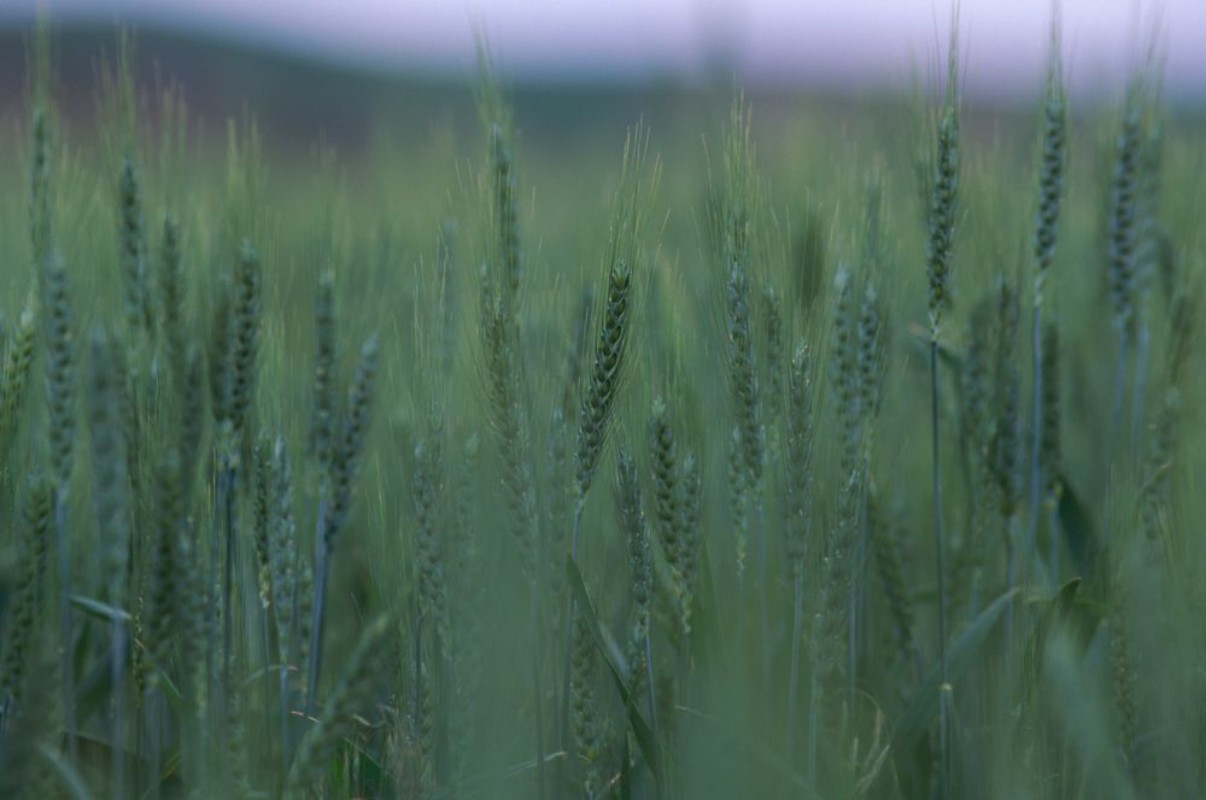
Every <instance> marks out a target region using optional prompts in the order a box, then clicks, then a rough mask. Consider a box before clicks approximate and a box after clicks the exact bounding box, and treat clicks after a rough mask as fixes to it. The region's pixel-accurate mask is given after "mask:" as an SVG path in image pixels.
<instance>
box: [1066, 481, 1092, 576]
mask: <svg viewBox="0 0 1206 800" xmlns="http://www.w3.org/2000/svg"><path fill="white" fill-rule="evenodd" d="M1059 485H1060V495H1059V508H1058V509H1057V510H1058V512H1059V527H1060V529H1061V530H1062V531H1063V532H1064V541H1065V542H1067V544H1068V552H1069V553H1071V555H1072V560H1073V561H1074V562H1075V563H1076V569H1077V570H1078V571H1079V572H1080V574H1081V575H1082V576H1085V575H1089V574H1091V573H1092V571H1093V562H1094V561H1096V560H1097V551H1098V539H1097V532H1096V531H1095V530H1094V528H1093V519H1092V517H1090V516H1089V510H1088V509H1087V508H1086V507H1085V504H1084V503H1082V502H1081V500H1080V497H1079V496H1078V495H1077V494H1076V492H1075V491H1073V489H1072V484H1070V483H1069V482H1068V480H1067V476H1064V475H1061V476H1060V478H1059Z"/></svg>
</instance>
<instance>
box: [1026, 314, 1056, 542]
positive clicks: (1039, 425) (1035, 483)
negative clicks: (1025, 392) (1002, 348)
mask: <svg viewBox="0 0 1206 800" xmlns="http://www.w3.org/2000/svg"><path fill="white" fill-rule="evenodd" d="M1041 316H1042V309H1041V307H1040V306H1039V305H1038V304H1037V303H1036V304H1035V306H1034V312H1033V313H1032V314H1031V331H1030V333H1031V339H1030V344H1031V349H1032V351H1033V356H1034V380H1033V381H1032V383H1033V387H1034V390H1033V392H1032V393H1031V407H1030V420H1031V422H1030V517H1029V523H1028V524H1027V526H1026V543H1025V549H1024V557H1025V558H1026V559H1028V561H1033V560H1034V548H1035V542H1036V541H1037V540H1038V525H1039V507H1040V506H1041V505H1042V494H1043V492H1042V486H1043V476H1042V468H1041V464H1040V458H1039V456H1040V452H1039V451H1040V450H1041V449H1042V430H1043V341H1042V335H1041V319H1040V318H1041ZM1051 533H1052V536H1054V533H1055V531H1054V529H1052V532H1051Z"/></svg>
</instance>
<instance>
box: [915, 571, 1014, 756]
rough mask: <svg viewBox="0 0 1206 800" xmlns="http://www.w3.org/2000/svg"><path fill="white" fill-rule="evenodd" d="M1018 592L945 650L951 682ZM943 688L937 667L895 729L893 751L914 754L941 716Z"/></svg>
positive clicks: (997, 603) (999, 602)
mask: <svg viewBox="0 0 1206 800" xmlns="http://www.w3.org/2000/svg"><path fill="white" fill-rule="evenodd" d="M1018 591H1019V590H1018V589H1010V590H1009V591H1008V592H1006V593H1005V594H1003V595H1001V596H1000V597H998V598H997V599H996V600H994V601H993V602H992V603H991V604H990V605H989V606H988V608H986V609H984V610H983V611H981V612H980V615H979V616H977V617H976V618H975V619H974V620H972V621H971V622H969V623H968V625H967V627H966V628H964V629H963V630H962V631H961V632H960V633H959V635H958V636H957V637H955V639H954V641H953V642H952V643H951V645H950V646H949V647H948V648H947V650H946V660H947V681H948V682H950V683H954V681H956V680H958V678H959V677H960V676H961V675H962V674H963V673H964V672H965V671H966V670H967V667H968V665H969V664H971V661H972V656H974V655H975V654H976V651H977V650H978V649H979V648H980V646H981V645H983V644H984V641H985V640H986V639H987V638H988V634H989V633H990V632H991V631H992V628H993V626H994V625H995V624H996V622H997V620H998V619H999V618H1000V617H1001V614H1003V613H1004V612H1005V609H1006V608H1008V607H1009V604H1010V603H1012V602H1013V600H1014V597H1015V596H1016V595H1017V593H1018ZM941 686H942V676H941V667H940V665H938V664H935V665H934V666H933V668H932V669H931V670H930V672H929V674H928V675H927V676H926V678H925V680H924V681H922V682H921V687H920V688H919V689H918V690H917V692H916V693H915V694H914V695H913V699H912V700H911V701H910V702H909V704H908V706H907V707H906V708H905V711H904V713H903V714H902V715H901V717H900V719H899V720H898V721H897V723H896V730H895V732H893V734H892V752H894V753H911V752H913V747H914V746H915V745H916V744H917V742H918V741H919V740H920V738H921V737H922V736H924V735H925V733H926V731H927V730H929V728H930V725H931V724H932V723H933V721H934V720H935V719H936V718H937V716H938V701H939V697H938V693H939V689H940V688H941Z"/></svg>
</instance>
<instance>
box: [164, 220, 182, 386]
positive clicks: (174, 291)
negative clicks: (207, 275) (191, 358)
mask: <svg viewBox="0 0 1206 800" xmlns="http://www.w3.org/2000/svg"><path fill="white" fill-rule="evenodd" d="M181 237H182V230H181V224H180V220H179V219H177V217H176V216H175V215H174V214H165V215H164V217H163V233H162V237H161V239H160V244H159V325H160V328H161V330H162V331H163V338H164V341H165V342H166V344H167V362H168V368H169V369H170V370H171V373H172V379H173V380H175V381H177V382H178V384H179V383H182V382H183V381H184V375H185V372H186V371H187V369H188V367H187V358H188V356H187V353H188V339H187V328H186V323H185V319H184V308H185V304H184V263H183V262H184V257H183V250H182V246H183V242H182V241H181Z"/></svg>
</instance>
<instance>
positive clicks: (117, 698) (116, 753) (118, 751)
mask: <svg viewBox="0 0 1206 800" xmlns="http://www.w3.org/2000/svg"><path fill="white" fill-rule="evenodd" d="M120 582H121V577H120V576H115V577H114V578H113V583H114V584H120ZM112 596H113V597H117V596H118V595H117V594H116V593H114V594H113V595H112ZM125 639H126V633H125V625H124V624H123V623H122V619H121V614H120V613H114V615H113V650H112V652H111V654H110V661H109V669H110V674H111V676H112V679H113V739H112V741H111V742H110V748H111V752H110V755H111V760H110V770H111V774H110V790H111V791H112V792H113V795H112V796H113V797H125V796H126V785H125V784H126V749H125V747H124V746H123V745H122V730H121V723H122V713H121V702H122V696H123V695H124V694H125V693H124V692H123V691H122V683H123V680H124V675H123V673H124V672H125V666H126V659H125V649H126V642H125Z"/></svg>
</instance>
